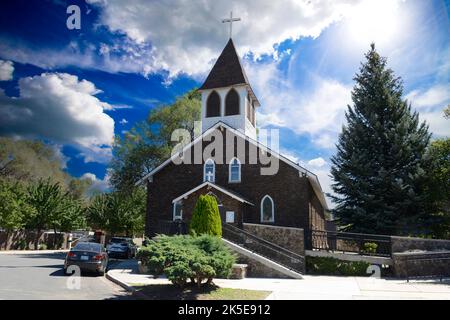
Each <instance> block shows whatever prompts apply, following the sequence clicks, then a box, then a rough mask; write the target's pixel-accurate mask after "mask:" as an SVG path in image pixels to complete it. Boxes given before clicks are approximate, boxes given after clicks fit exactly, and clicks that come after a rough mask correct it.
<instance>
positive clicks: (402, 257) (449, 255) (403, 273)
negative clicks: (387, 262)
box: [392, 251, 450, 278]
mask: <svg viewBox="0 0 450 320" xmlns="http://www.w3.org/2000/svg"><path fill="white" fill-rule="evenodd" d="M392 260H393V266H394V275H395V276H396V277H400V278H406V277H407V276H409V277H423V276H435V277H438V276H450V251H441V252H438V251H436V252H404V253H394V254H393V255H392Z"/></svg>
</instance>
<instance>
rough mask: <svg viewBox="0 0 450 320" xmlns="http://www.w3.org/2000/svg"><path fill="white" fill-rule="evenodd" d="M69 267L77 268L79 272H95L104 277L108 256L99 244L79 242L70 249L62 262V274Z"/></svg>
mask: <svg viewBox="0 0 450 320" xmlns="http://www.w3.org/2000/svg"><path fill="white" fill-rule="evenodd" d="M69 266H78V267H79V268H80V270H81V271H90V272H96V273H98V274H99V275H104V274H105V272H106V268H107V267H108V254H107V253H106V250H105V247H104V246H103V245H101V244H99V243H93V242H80V243H78V244H77V245H76V246H75V247H73V248H72V249H70V251H69V252H68V253H67V256H66V260H65V261H64V272H65V273H67V272H68V271H70V270H68V268H69Z"/></svg>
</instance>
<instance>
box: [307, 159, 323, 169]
mask: <svg viewBox="0 0 450 320" xmlns="http://www.w3.org/2000/svg"><path fill="white" fill-rule="evenodd" d="M326 164H327V162H326V161H325V160H324V159H323V158H322V157H319V158H315V159H311V160H309V161H308V165H309V166H311V167H313V168H322V167H324V166H325V165H326Z"/></svg>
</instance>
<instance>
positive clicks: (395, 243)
mask: <svg viewBox="0 0 450 320" xmlns="http://www.w3.org/2000/svg"><path fill="white" fill-rule="evenodd" d="M391 248H392V253H395V252H405V251H411V250H423V251H436V250H449V251H450V240H440V239H422V238H410V237H396V236H392V237H391Z"/></svg>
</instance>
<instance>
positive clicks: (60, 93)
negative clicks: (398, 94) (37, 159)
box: [0, 0, 450, 191]
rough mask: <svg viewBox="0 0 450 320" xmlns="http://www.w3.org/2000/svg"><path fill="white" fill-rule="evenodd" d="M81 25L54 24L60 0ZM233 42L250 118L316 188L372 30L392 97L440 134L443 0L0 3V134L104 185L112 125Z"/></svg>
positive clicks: (181, 86) (448, 99)
mask: <svg viewBox="0 0 450 320" xmlns="http://www.w3.org/2000/svg"><path fill="white" fill-rule="evenodd" d="M71 4H76V5H78V6H79V7H80V9H81V29H80V30H69V29H68V28H67V27H66V20H67V18H68V16H69V15H68V14H67V13H66V9H67V7H68V6H69V5H71ZM230 10H233V12H234V15H235V16H239V17H241V18H242V22H239V23H236V24H235V25H234V36H233V38H234V41H235V43H236V46H237V47H238V51H239V53H240V54H241V56H242V57H243V62H244V65H245V68H246V71H247V73H248V75H249V78H250V82H251V83H252V86H253V87H254V90H255V91H256V94H257V96H258V98H259V100H260V101H261V104H262V107H261V108H260V109H259V112H258V118H257V119H258V124H259V126H260V127H268V128H273V127H275V128H279V129H280V138H281V139H280V140H281V141H280V143H281V145H280V149H281V151H282V152H283V153H285V154H286V155H288V156H289V157H291V158H292V159H294V160H295V161H297V162H299V163H301V164H303V165H304V166H306V167H308V169H310V170H311V171H313V172H315V173H316V174H317V175H318V176H319V179H320V181H321V183H322V186H323V189H324V190H325V191H330V188H329V185H330V183H331V180H330V178H329V176H328V172H329V166H330V164H329V158H330V156H331V155H333V153H334V151H335V148H334V144H335V142H336V140H337V135H338V133H339V132H340V129H341V127H342V125H343V124H344V113H345V109H346V105H347V104H349V103H351V101H350V91H351V88H352V86H353V80H352V78H353V77H354V75H355V73H356V72H357V71H358V68H359V64H360V62H361V61H362V60H363V55H364V53H365V52H366V51H367V50H368V48H369V45H370V43H371V42H372V41H375V43H376V45H377V48H378V50H379V52H380V53H381V54H382V55H383V56H387V57H388V63H389V66H390V67H391V68H392V69H393V70H394V71H395V72H396V74H397V75H398V76H401V77H402V78H403V80H404V86H405V90H404V96H405V98H408V99H409V100H410V101H411V103H412V105H413V107H414V108H415V109H416V110H418V111H419V112H420V115H421V118H422V119H424V120H426V121H427V122H428V123H429V124H430V129H431V131H432V132H433V134H434V136H435V137H442V136H448V135H449V133H450V129H449V127H450V126H449V125H448V122H446V120H444V118H443V117H442V109H443V108H444V107H445V106H446V105H447V104H449V103H450V82H449V71H450V70H449V69H450V41H449V39H450V24H449V1H444V0H430V1H423V0H405V1H400V0H399V1H397V0H376V1H375V0H342V1H339V0H337V1H304V0H298V1H294V0H292V1H269V0H267V1H266V0H248V1H225V0H218V1H189V2H186V1H181V0H173V1H144V0H135V1H131V0H130V1H126V2H124V1H120V0H109V1H105V0H86V1H82V0H78V1H73V0H71V1H64V0H54V1H50V0H46V1H29V0H27V1H25V0H14V1H12V0H11V1H2V3H1V4H0V89H1V91H0V116H1V118H3V120H2V119H1V118H0V125H1V126H0V134H1V135H8V136H16V137H37V138H41V139H44V140H45V141H47V142H48V143H50V144H53V145H54V146H55V147H56V148H57V149H58V150H59V151H61V154H62V156H61V158H62V159H63V160H64V161H63V162H64V165H65V168H66V170H67V171H68V172H69V173H70V174H72V175H74V176H77V177H80V176H83V175H85V176H88V177H91V178H92V179H95V180H96V183H98V184H99V185H103V186H106V185H107V179H108V176H107V164H108V161H109V160H110V158H111V143H112V139H113V136H114V135H115V134H116V135H121V134H123V132H125V131H126V130H129V129H130V128H131V127H132V126H133V124H134V123H135V122H136V121H141V120H144V119H145V117H146V115H147V113H148V111H149V110H150V109H151V108H154V107H155V106H157V105H160V104H164V103H170V102H172V101H174V99H175V98H176V97H177V96H179V95H182V94H183V93H184V92H186V91H188V90H190V89H192V88H195V87H197V86H199V85H200V84H201V82H202V80H203V79H204V78H205V76H206V75H207V73H208V71H209V70H210V68H211V67H212V65H213V63H214V60H215V59H216V58H217V56H218V55H219V54H220V51H221V49H222V48H223V46H224V45H225V44H226V42H227V40H228V27H227V26H225V25H223V24H222V23H220V21H221V19H222V18H224V17H227V16H228V15H229V11H230Z"/></svg>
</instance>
